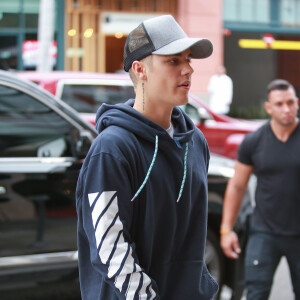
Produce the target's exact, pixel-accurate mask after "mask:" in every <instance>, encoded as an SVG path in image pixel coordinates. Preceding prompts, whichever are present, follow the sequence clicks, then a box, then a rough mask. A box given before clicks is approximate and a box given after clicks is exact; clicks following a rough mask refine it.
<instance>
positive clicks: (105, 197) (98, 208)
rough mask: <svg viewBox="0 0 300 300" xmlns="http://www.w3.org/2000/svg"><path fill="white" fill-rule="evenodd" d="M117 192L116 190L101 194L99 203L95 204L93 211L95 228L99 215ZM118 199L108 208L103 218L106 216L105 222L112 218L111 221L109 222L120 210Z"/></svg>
mask: <svg viewBox="0 0 300 300" xmlns="http://www.w3.org/2000/svg"><path fill="white" fill-rule="evenodd" d="M115 193H116V192H114V191H112V192H103V193H102V194H101V195H100V197H99V198H98V200H97V203H96V204H95V206H94V208H93V212H92V219H93V225H94V228H95V225H96V223H97V220H98V218H99V216H100V215H101V214H102V212H103V211H104V209H105V208H106V207H107V205H108V203H109V202H110V201H111V199H112V197H113V196H114V195H115ZM116 199H117V198H115V200H114V201H113V203H111V204H110V207H109V208H108V209H107V211H106V212H105V214H104V216H102V218H101V220H102V219H103V218H104V219H105V220H104V222H107V220H110V221H108V223H110V222H111V220H113V218H114V216H115V215H116V213H117V212H118V203H117V201H116Z"/></svg>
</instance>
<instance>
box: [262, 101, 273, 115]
mask: <svg viewBox="0 0 300 300" xmlns="http://www.w3.org/2000/svg"><path fill="white" fill-rule="evenodd" d="M264 107H265V110H266V112H267V113H268V114H269V115H271V113H272V110H271V104H270V102H269V101H266V102H265V103H264Z"/></svg>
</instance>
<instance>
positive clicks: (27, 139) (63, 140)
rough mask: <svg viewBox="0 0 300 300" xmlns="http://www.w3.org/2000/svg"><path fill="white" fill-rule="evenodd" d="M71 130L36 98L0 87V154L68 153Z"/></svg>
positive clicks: (50, 155)
mask: <svg viewBox="0 0 300 300" xmlns="http://www.w3.org/2000/svg"><path fill="white" fill-rule="evenodd" d="M73 131H74V130H73V129H72V126H71V125H70V124H69V123H68V122H66V121H65V120H64V119H63V118H61V117H60V116H59V115H58V114H57V113H56V112H55V111H53V110H52V109H50V108H49V107H48V106H46V105H44V104H43V103H41V102H39V101H38V100H37V99H35V98H33V97H31V96H29V95H27V94H25V93H23V92H21V91H19V90H16V89H13V88H10V87H6V86H0V157H61V156H71V154H72V151H71V149H72V145H71V142H70V140H71V139H70V135H73V134H74V132H73Z"/></svg>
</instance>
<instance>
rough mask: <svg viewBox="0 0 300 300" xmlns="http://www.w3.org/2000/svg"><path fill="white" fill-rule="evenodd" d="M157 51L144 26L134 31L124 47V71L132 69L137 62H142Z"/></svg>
mask: <svg viewBox="0 0 300 300" xmlns="http://www.w3.org/2000/svg"><path fill="white" fill-rule="evenodd" d="M154 50H155V48H154V45H153V43H152V41H151V39H150V38H149V36H148V34H147V31H146V30H145V28H144V26H143V24H141V25H139V26H138V27H137V28H136V29H134V30H133V31H132V32H131V33H130V34H129V35H128V37H127V39H126V43H125V46H124V70H125V71H126V72H128V71H129V69H130V68H131V65H132V63H133V62H134V61H135V60H141V59H143V58H145V57H147V56H148V55H150V54H151V53H152V52H153V51H154Z"/></svg>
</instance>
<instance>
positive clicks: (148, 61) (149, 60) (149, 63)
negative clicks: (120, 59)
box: [129, 55, 152, 87]
mask: <svg viewBox="0 0 300 300" xmlns="http://www.w3.org/2000/svg"><path fill="white" fill-rule="evenodd" d="M141 61H142V62H145V64H146V65H147V66H148V67H149V68H150V69H151V68H152V55H148V56H147V57H145V58H143V59H141ZM129 77H130V79H131V81H132V83H133V86H134V87H136V85H137V78H136V76H135V74H134V72H133V71H132V68H130V69H129Z"/></svg>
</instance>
